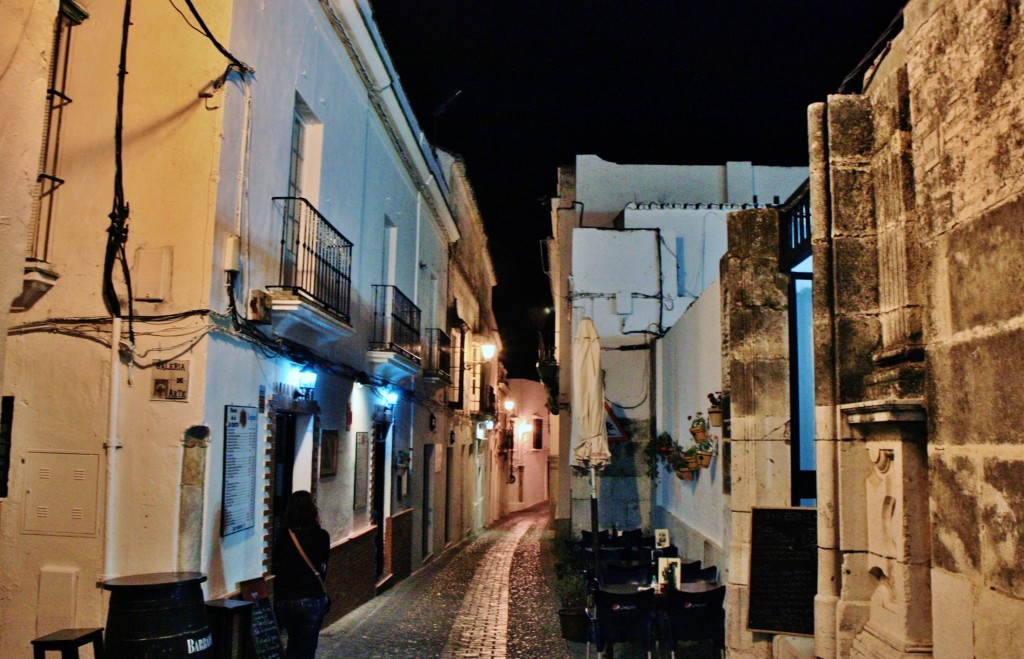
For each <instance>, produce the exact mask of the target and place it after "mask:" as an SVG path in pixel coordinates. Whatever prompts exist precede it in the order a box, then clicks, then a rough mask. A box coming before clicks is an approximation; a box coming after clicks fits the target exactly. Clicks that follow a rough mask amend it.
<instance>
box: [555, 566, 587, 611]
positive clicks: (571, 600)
mask: <svg viewBox="0 0 1024 659" xmlns="http://www.w3.org/2000/svg"><path fill="white" fill-rule="evenodd" d="M555 593H556V594H557V595H558V601H559V603H560V604H561V606H562V609H565V610H571V609H582V608H584V607H585V606H586V605H587V595H588V593H587V580H586V579H585V578H584V577H583V572H582V571H580V572H574V573H571V574H566V575H565V576H563V577H562V578H561V579H559V580H558V583H556V584H555Z"/></svg>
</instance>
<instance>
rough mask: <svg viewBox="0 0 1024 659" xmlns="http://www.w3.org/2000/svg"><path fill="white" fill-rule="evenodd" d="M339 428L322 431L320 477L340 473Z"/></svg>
mask: <svg viewBox="0 0 1024 659" xmlns="http://www.w3.org/2000/svg"><path fill="white" fill-rule="evenodd" d="M340 434H341V431H339V430H323V431H321V432H320V477H321V478H323V477H324V476H334V475H335V474H337V473H338V435H340Z"/></svg>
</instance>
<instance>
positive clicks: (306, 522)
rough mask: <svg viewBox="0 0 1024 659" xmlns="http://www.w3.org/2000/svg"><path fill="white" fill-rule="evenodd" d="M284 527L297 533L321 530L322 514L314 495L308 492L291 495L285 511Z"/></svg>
mask: <svg viewBox="0 0 1024 659" xmlns="http://www.w3.org/2000/svg"><path fill="white" fill-rule="evenodd" d="M284 525H285V526H286V527H288V528H290V529H293V530H295V531H307V530H310V529H318V528H320V513H319V511H317V509H316V504H315V503H314V502H313V495H312V494H310V493H309V492H307V491H306V490H298V491H296V492H292V493H291V495H290V496H289V497H288V505H287V506H285V509H284Z"/></svg>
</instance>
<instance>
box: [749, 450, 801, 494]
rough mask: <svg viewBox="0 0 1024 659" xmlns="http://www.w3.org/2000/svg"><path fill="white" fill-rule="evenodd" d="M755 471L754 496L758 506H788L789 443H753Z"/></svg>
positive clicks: (789, 486) (790, 489) (790, 487)
mask: <svg viewBox="0 0 1024 659" xmlns="http://www.w3.org/2000/svg"><path fill="white" fill-rule="evenodd" d="M753 449H754V456H753V457H754V465H755V466H756V469H757V475H756V479H755V481H756V483H757V493H756V495H755V498H756V501H757V504H756V505H758V506H788V505H789V504H790V501H791V493H792V486H791V478H790V474H791V469H790V460H789V456H790V442H789V441H788V440H763V441H758V442H754V443H753Z"/></svg>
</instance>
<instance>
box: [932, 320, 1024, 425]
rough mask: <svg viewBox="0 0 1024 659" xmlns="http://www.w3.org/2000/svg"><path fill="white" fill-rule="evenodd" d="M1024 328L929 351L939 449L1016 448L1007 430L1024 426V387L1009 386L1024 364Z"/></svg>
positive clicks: (933, 407) (933, 410) (986, 335)
mask: <svg viewBox="0 0 1024 659" xmlns="http://www.w3.org/2000/svg"><path fill="white" fill-rule="evenodd" d="M1022 345H1024V328H1017V329H1011V330H1007V331H1003V332H999V333H996V334H981V333H979V335H978V336H977V338H975V339H973V340H970V341H967V342H964V343H956V344H953V345H951V346H948V347H947V346H937V347H935V348H934V349H932V350H930V351H929V353H928V354H929V366H930V372H929V374H928V376H929V380H930V381H929V383H928V386H929V388H930V393H932V394H933V396H932V397H931V401H932V411H930V414H929V416H931V415H932V414H934V424H933V426H932V427H933V431H934V432H933V436H932V439H931V441H932V442H933V443H937V444H951V445H963V444H1000V445H1005V444H1016V443H1018V442H1019V438H1018V436H1017V435H1015V434H1014V433H1011V432H1006V429H1007V428H1019V427H1022V426H1024V387H1019V386H1007V385H1008V384H1009V383H1010V382H1011V381H1012V378H1013V375H1012V373H1011V372H1010V371H1008V368H1009V367H1010V365H1012V364H1017V363H1019V362H1020V354H1021V346H1022Z"/></svg>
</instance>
